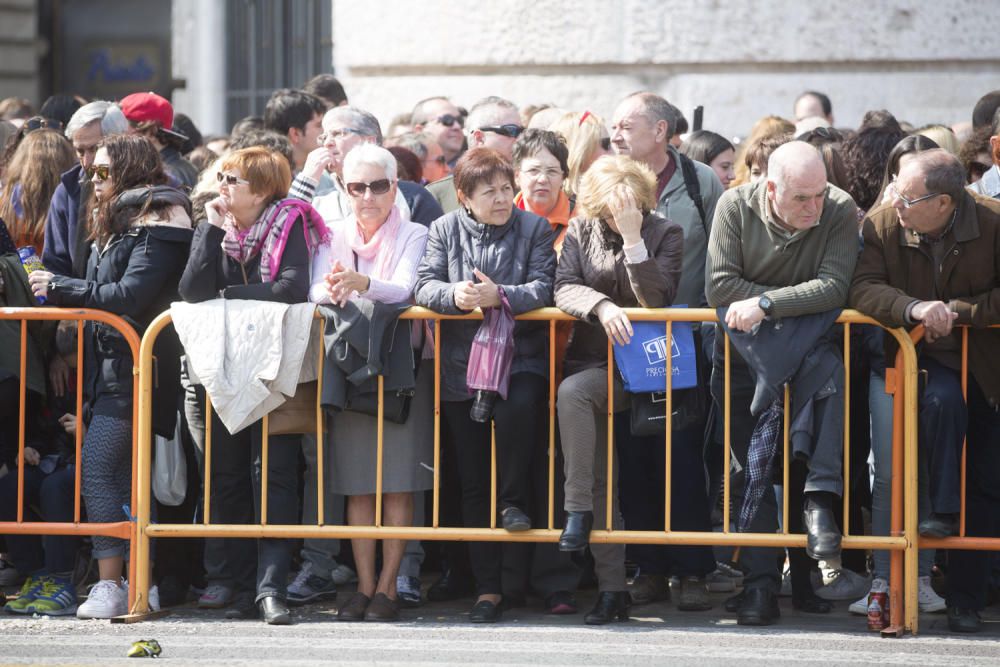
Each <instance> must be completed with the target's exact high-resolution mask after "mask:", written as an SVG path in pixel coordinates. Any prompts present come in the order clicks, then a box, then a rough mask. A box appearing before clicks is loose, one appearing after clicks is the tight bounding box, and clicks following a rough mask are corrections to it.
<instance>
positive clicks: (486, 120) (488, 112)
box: [465, 96, 517, 137]
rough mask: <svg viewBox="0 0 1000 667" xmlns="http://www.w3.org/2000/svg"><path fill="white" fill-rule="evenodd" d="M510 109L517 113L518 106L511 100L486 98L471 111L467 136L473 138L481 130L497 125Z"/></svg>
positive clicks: (467, 119)
mask: <svg viewBox="0 0 1000 667" xmlns="http://www.w3.org/2000/svg"><path fill="white" fill-rule="evenodd" d="M510 109H513V110H514V111H515V112H517V105H516V104H514V103H513V102H511V101H510V100H505V99H504V98H502V97H496V96H490V97H484V98H483V99H481V100H479V101H478V102H476V103H475V104H474V105H472V108H471V109H469V117H468V118H466V119H465V132H466V134H468V135H469V136H470V137H471V136H472V133H473V132H475V131H476V130H478V129H480V128H484V127H490V126H492V125H497V124H498V123H499V122H500V121H501V120H502V119H503V117H504V115H505V113H506V111H507V110H510Z"/></svg>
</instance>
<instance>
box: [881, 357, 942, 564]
mask: <svg viewBox="0 0 1000 667" xmlns="http://www.w3.org/2000/svg"><path fill="white" fill-rule="evenodd" d="M892 406H893V397H892V395H891V394H887V393H885V377H883V376H881V375H879V374H877V373H872V374H871V378H870V380H869V383H868V409H869V410H870V411H871V427H872V472H873V475H874V482H873V483H872V534H873V535H888V534H889V530H890V528H891V523H892V521H891V519H892ZM920 458H921V461H920V464H921V465H920V473H919V477H918V479H919V487H918V499H919V502H918V506H917V515H918V517H919V518H920V519H924V518H926V517H927V516H928V515H929V514H930V511H931V500H930V496H929V494H928V484H927V477H928V476H927V470H926V461H925V460H924V457H920ZM874 555H875V570H874V572H873V574H874V576H875V577H877V578H879V579H885V580H886V581H888V580H889V552H888V551H886V550H884V549H877V550H876V551H875V554H874ZM933 567H934V549H921V550H920V559H919V561H918V566H917V571H918V572H919V574H920V576H921V577H925V576H929V575H930V573H931V568H933Z"/></svg>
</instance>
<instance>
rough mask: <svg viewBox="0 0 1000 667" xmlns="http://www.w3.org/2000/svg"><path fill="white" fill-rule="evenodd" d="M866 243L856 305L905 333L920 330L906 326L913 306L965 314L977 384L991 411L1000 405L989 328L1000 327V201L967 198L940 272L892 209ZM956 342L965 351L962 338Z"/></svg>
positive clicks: (882, 213)
mask: <svg viewBox="0 0 1000 667" xmlns="http://www.w3.org/2000/svg"><path fill="white" fill-rule="evenodd" d="M863 236H864V250H863V251H862V253H861V258H860V259H859V260H858V265H857V268H856V269H855V271H854V279H853V281H852V284H851V291H850V296H849V302H850V306H851V307H852V308H855V309H857V310H860V311H861V312H863V313H865V314H866V315H870V316H871V317H873V318H875V319H876V320H878V321H879V322H881V323H882V324H883V325H885V326H889V327H901V326H912V324H913V322H909V321H907V320H906V311H907V308H908V306H909V305H910V304H911V303H912V302H914V301H917V300H920V301H929V300H933V301H944V302H946V303H948V304H949V305H950V306H951V309H952V310H953V311H955V312H956V313H958V319H957V320H956V324H964V325H968V326H969V327H971V330H970V331H969V369H970V370H971V371H972V375H973V377H974V378H975V380H976V382H977V383H978V384H979V386H980V388H982V390H983V392H984V393H985V394H986V397H987V399H989V401H990V402H991V404H993V405H997V404H1000V355H998V354H997V350H1000V329H986V327H988V326H989V325H991V324H1000V201H998V200H995V199H989V198H987V197H981V196H979V195H975V194H971V193H968V192H966V193H965V196H964V197H963V198H962V199H961V200H960V201H959V203H958V214H957V216H956V218H955V224H954V226H953V227H952V229H951V231H949V232H948V234H947V236H946V237H945V241H944V242H945V243H946V244H948V245H947V246H946V254H945V259H944V262H943V263H942V266H941V272H940V273H938V272H937V271H936V269H935V267H934V260H933V258H932V256H931V250H930V248H929V247H928V245H927V244H926V243H923V242H921V240H920V238H919V237H918V236H917V235H916V234H915V233H914V232H912V231H911V230H907V229H904V228H903V227H901V226H900V224H899V218H898V216H897V215H896V210H895V209H894V208H892V207H891V206H889V205H883V206H879V207H878V208H876V209H874V210H872V211H870V212H869V214H868V216H867V217H866V218H865V221H864V228H863ZM952 336H954V337H956V342H958V343H959V344H960V341H961V333H960V331H959V330H957V329H956V331H955V333H953V334H952ZM887 338H888V337H887ZM892 354H893V355H895V351H894V350H893V351H892ZM892 358H893V357H892V356H889V357H887V360H889V359H892Z"/></svg>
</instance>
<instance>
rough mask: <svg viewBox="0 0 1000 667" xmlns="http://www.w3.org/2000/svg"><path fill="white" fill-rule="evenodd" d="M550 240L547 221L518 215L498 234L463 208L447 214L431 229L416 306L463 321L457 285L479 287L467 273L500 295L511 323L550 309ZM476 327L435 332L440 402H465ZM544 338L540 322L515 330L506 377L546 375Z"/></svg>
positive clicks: (449, 325) (450, 326) (457, 325)
mask: <svg viewBox="0 0 1000 667" xmlns="http://www.w3.org/2000/svg"><path fill="white" fill-rule="evenodd" d="M553 239H554V236H553V232H552V228H551V227H550V226H549V223H548V222H547V221H546V220H545V219H544V218H541V217H539V216H537V215H535V214H534V213H529V212H528V211H522V210H521V209H519V208H516V207H512V210H511V215H510V218H508V220H507V222H505V223H504V224H503V225H500V226H494V225H484V224H481V223H479V222H477V221H476V220H475V219H474V218H473V217H472V216H471V215H469V213H467V212H466V211H465V209H463V208H459V209H457V210H455V211H452V212H450V213H447V214H445V215H444V217H441V218H439V219H437V220H435V221H434V222H433V224H431V229H430V234H429V236H428V238H427V249H426V251H425V252H424V259H423V261H422V262H421V263H420V268H419V269H417V285H416V289H415V293H416V300H417V305H418V306H425V307H427V308H430V309H431V310H433V311H435V312H438V313H442V314H445V315H460V314H463V313H464V311H461V310H459V309H458V307H457V306H456V305H455V283H458V282H463V281H466V280H471V281H473V282H477V280H476V277H475V275H474V274H473V272H472V271H473V269H479V270H480V271H482V272H483V273H485V274H486V275H487V276H489V277H490V279H491V280H493V282H495V283H496V284H497V285H499V286H500V287H502V288H503V290H504V292H506V294H507V299H508V300H509V301H510V306H511V309H512V310H513V311H514V314H515V315H519V314H521V313H526V312H528V311H530V310H535V309H536V308H543V307H545V306H551V305H552V283H553V280H554V277H555V271H556V254H555V251H554V250H553V249H552V242H553ZM479 325H480V322H479V321H478V320H469V321H460V322H443V323H442V324H441V326H440V333H439V335H440V336H441V355H442V358H441V378H442V383H443V387H442V399H443V400H446V401H464V400H467V399H468V398H469V397H470V394H469V390H468V387H467V385H466V382H465V376H466V368H467V366H468V361H469V350H470V348H471V346H472V339H473V338H474V337H475V335H476V331H477V330H478V329H479ZM546 331H547V326H546V323H545V322H518V323H517V325H516V326H515V327H514V362H513V364H512V366H511V371H510V372H511V374H514V373H523V372H527V373H535V374H536V375H541V376H542V377H545V376H546V375H547V369H548V361H547V347H548V346H547V344H546V343H547V336H546Z"/></svg>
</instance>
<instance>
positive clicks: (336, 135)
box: [316, 127, 366, 146]
mask: <svg viewBox="0 0 1000 667" xmlns="http://www.w3.org/2000/svg"><path fill="white" fill-rule="evenodd" d="M351 134H356V135H358V136H359V137H363V136H366V135H365V133H364V132H363V131H361V130H358V129H356V128H353V127H342V128H340V129H339V130H330V131H329V132H324V133H323V134H321V135H319V136H318V137H316V143H317V144H319V145H320V146H322V145H323V144H325V143H326V142H327V141H329V140H330V139H333V140H334V141H336V140H337V139H343V138H344V137H347V136H348V135H351Z"/></svg>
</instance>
